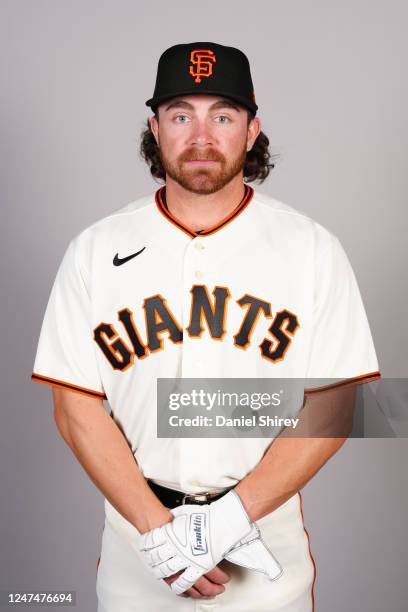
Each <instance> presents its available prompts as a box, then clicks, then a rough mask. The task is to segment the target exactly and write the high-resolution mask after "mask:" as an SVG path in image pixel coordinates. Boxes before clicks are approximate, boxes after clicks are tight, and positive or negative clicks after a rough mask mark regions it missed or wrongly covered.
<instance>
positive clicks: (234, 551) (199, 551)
mask: <svg viewBox="0 0 408 612" xmlns="http://www.w3.org/2000/svg"><path fill="white" fill-rule="evenodd" d="M171 512H172V514H173V515H174V517H175V518H174V519H173V521H172V522H170V523H167V524H166V525H163V527H159V528H156V529H152V530H151V531H149V532H147V533H146V534H143V536H141V538H140V540H139V549H140V551H141V552H142V553H143V555H144V558H145V560H146V563H147V565H148V567H149V568H150V569H151V571H152V572H153V574H154V575H155V576H156V578H167V577H169V576H172V577H173V576H174V574H176V573H177V572H178V575H177V576H176V578H175V579H172V582H171V583H170V582H169V581H168V580H166V582H167V583H168V584H169V585H170V588H171V589H172V590H173V591H174V592H175V593H177V594H181V593H184V592H185V591H187V590H190V592H191V594H192V592H193V591H191V587H192V585H193V584H194V585H195V586H198V587H199V586H200V585H199V584H198V580H199V579H200V577H201V576H203V574H208V572H209V570H211V569H212V568H214V567H215V566H216V565H217V564H218V563H219V562H220V561H221V559H223V558H225V559H227V560H228V561H230V562H232V563H235V564H236V565H241V566H243V567H246V568H248V569H251V570H254V571H258V572H261V573H264V574H265V575H266V576H267V577H268V578H269V579H270V580H275V579H277V578H278V577H279V576H280V575H281V574H282V571H283V570H282V568H281V566H280V565H279V563H278V562H277V561H276V559H275V558H274V556H273V555H272V553H271V551H270V550H269V549H268V548H267V547H266V545H265V544H264V542H263V540H262V538H261V535H260V532H259V529H258V526H257V525H256V524H255V523H251V521H250V519H249V517H248V515H247V513H246V511H245V509H244V507H243V505H242V503H241V500H240V497H239V495H238V494H237V493H236V492H235V491H230V492H229V493H227V494H226V495H224V496H223V497H222V498H221V499H219V500H217V501H216V502H213V503H212V504H205V505H201V506H197V505H194V504H186V505H181V506H178V507H177V508H174V509H172V510H171ZM218 569H219V568H218ZM180 570H182V571H181V573H180ZM196 582H197V584H196ZM202 586H204V587H205V586H206V585H202ZM198 590H199V591H201V589H200V588H199V589H198ZM201 592H203V593H204V594H206V593H205V588H204V591H201ZM221 592H222V591H221ZM192 596H193V595H192Z"/></svg>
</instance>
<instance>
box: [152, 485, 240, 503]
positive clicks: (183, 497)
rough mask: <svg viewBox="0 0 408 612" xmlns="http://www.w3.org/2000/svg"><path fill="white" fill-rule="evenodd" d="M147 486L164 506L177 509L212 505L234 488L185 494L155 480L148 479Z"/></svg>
mask: <svg viewBox="0 0 408 612" xmlns="http://www.w3.org/2000/svg"><path fill="white" fill-rule="evenodd" d="M147 484H148V485H149V487H150V488H151V490H152V491H153V493H154V494H155V495H156V496H157V497H158V498H159V499H160V501H161V502H162V504H163V505H164V506H166V508H175V507H176V506H180V505H182V504H197V505H202V504H211V503H212V502H214V501H216V500H217V499H220V498H221V497H222V496H223V495H225V494H226V493H228V491H230V490H231V489H232V488H233V487H230V488H229V489H226V490H225V491H222V492H221V493H197V494H194V493H184V491H177V490H176V489H169V488H168V487H162V485H159V484H157V483H156V482H153V480H150V479H149V478H148V479H147Z"/></svg>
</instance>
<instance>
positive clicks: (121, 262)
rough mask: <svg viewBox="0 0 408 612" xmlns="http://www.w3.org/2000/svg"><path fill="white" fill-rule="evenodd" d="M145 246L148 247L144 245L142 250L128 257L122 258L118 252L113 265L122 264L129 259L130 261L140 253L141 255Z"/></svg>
mask: <svg viewBox="0 0 408 612" xmlns="http://www.w3.org/2000/svg"><path fill="white" fill-rule="evenodd" d="M145 248H146V247H143V249H140V251H138V252H137V253H133V255H128V256H127V257H123V258H122V259H120V258H119V253H116V255H115V257H114V258H113V265H114V266H121V265H122V264H124V263H126V262H127V261H130V260H131V259H133V258H134V257H137V256H138V255H140V253H142V252H143V251H144V250H145Z"/></svg>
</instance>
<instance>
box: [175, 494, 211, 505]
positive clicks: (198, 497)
mask: <svg viewBox="0 0 408 612" xmlns="http://www.w3.org/2000/svg"><path fill="white" fill-rule="evenodd" d="M210 495H211V493H198V494H194V493H185V494H184V495H183V497H182V500H181V504H182V505H183V506H184V504H188V501H186V500H187V499H188V498H189V499H192V500H193V503H194V502H207V501H208V499H209V497H208V496H210Z"/></svg>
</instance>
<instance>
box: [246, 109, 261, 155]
mask: <svg viewBox="0 0 408 612" xmlns="http://www.w3.org/2000/svg"><path fill="white" fill-rule="evenodd" d="M260 132H261V122H260V121H259V118H258V117H254V118H253V119H251V121H250V122H249V124H248V140H247V151H250V150H251V149H252V147H253V146H254V143H255V140H256V139H257V138H258V136H259V134H260Z"/></svg>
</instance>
